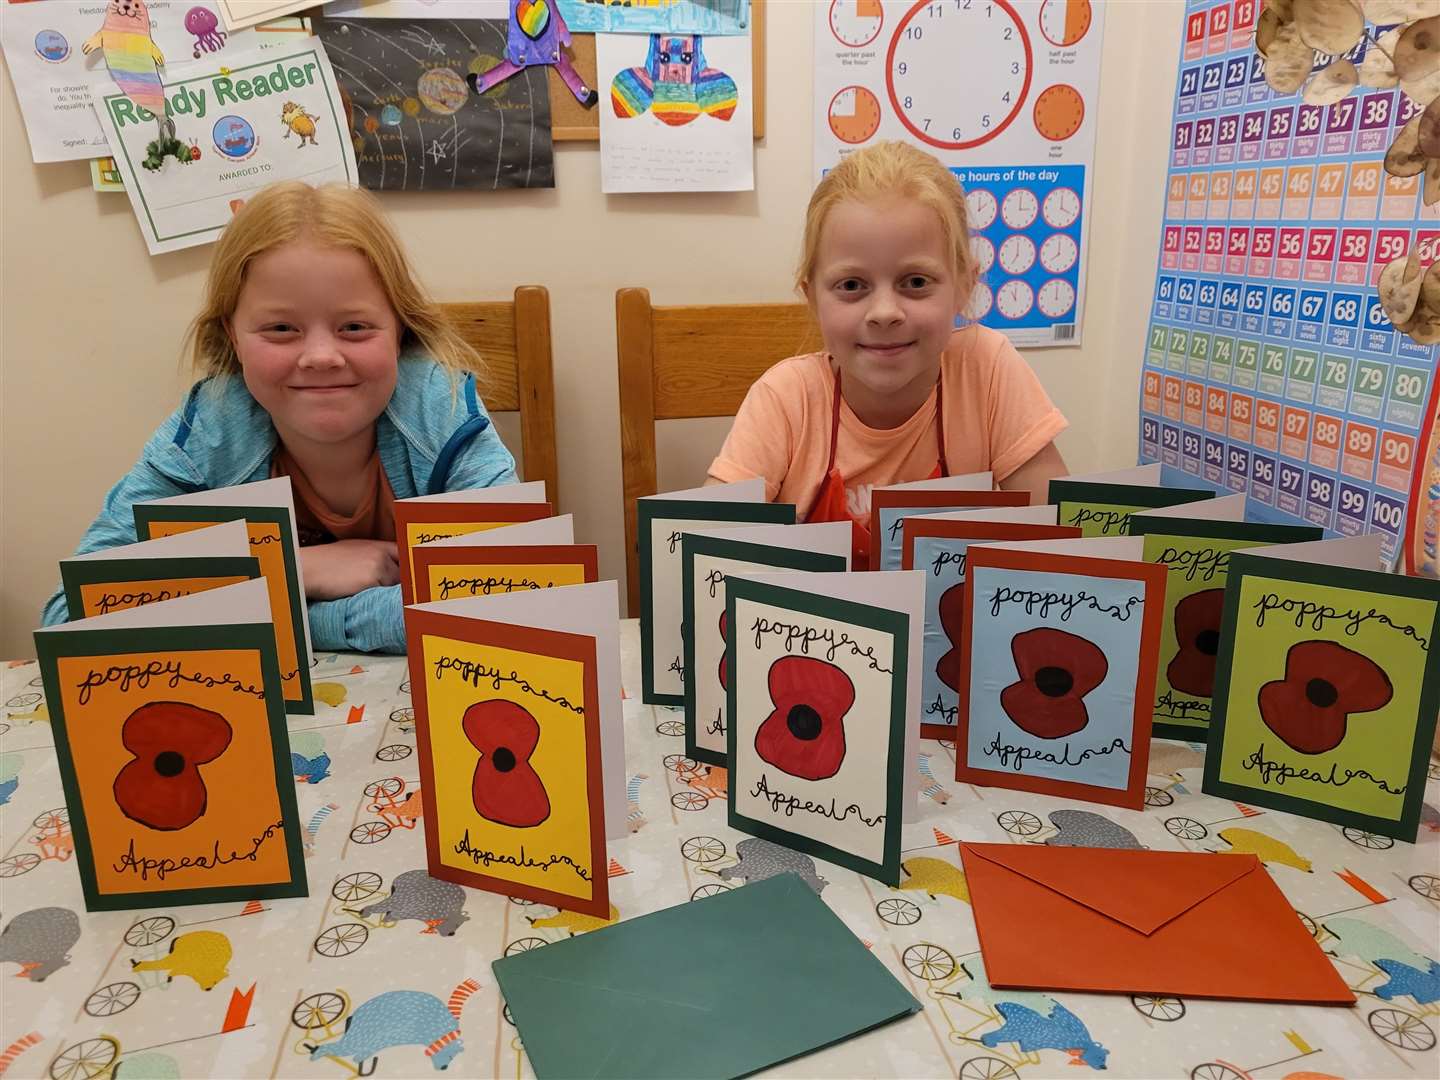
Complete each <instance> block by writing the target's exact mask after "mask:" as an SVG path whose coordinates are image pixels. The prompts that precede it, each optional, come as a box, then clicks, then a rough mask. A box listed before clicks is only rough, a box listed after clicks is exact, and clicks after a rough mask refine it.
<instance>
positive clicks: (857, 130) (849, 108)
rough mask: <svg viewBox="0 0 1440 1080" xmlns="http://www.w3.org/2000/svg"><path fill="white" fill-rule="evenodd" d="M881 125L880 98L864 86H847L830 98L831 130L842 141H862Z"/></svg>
mask: <svg viewBox="0 0 1440 1080" xmlns="http://www.w3.org/2000/svg"><path fill="white" fill-rule="evenodd" d="M879 127H880V100H879V98H877V97H876V96H875V95H874V94H873V93H871V92H870V91H869V90H867V89H865V87H863V86H847V87H845V88H844V89H842V90H840V91H839V92H838V93H837V94H836V95H835V96H834V97H833V98H831V99H830V130H831V131H833V132H834V133H835V137H836V138H837V139H839V140H840V141H841V142H847V143H852V144H853V143H862V142H864V141H865V140H866V139H868V138H870V136H871V135H874V134H875V132H876V130H877V129H878V128H879Z"/></svg>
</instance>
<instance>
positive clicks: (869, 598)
mask: <svg viewBox="0 0 1440 1080" xmlns="http://www.w3.org/2000/svg"><path fill="white" fill-rule="evenodd" d="M841 524H846V523H844V522H842V523H841ZM731 576H732V578H737V577H738V578H743V579H745V580H746V581H759V582H763V583H764V584H766V585H776V586H779V587H780V588H784V589H794V590H796V591H797V592H807V593H812V594H814V595H816V596H833V597H835V598H836V599H838V600H850V601H853V602H854V603H857V604H866V605H868V606H870V607H877V608H884V609H885V610H887V611H899V612H901V613H903V614H905V615H908V616H909V617H910V640H909V642H908V643H907V648H906V660H905V671H906V679H905V716H906V723H905V767H904V774H905V788H904V794H903V795H902V796H901V806H902V807H903V809H904V813H903V814H902V815H901V820H902V821H906V822H913V821H917V820H919V816H920V804H919V801H918V800H919V794H920V767H919V761H920V663H921V660H922V658H923V656H922V654H923V647H924V642H925V625H924V624H925V572H924V571H923V570H871V571H868V572H867V573H863V574H848V573H831V572H825V573H817V574H812V573H795V572H791V573H788V574H787V573H775V574H768V573H767V574H734V575H731ZM912 719H913V722H912Z"/></svg>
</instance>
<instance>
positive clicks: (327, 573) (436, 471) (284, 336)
mask: <svg viewBox="0 0 1440 1080" xmlns="http://www.w3.org/2000/svg"><path fill="white" fill-rule="evenodd" d="M188 343H189V348H190V352H191V357H192V362H193V365H194V368H195V370H196V372H197V373H198V374H200V375H201V376H202V378H201V379H200V381H199V382H197V383H196V384H195V386H194V387H192V388H191V390H190V393H189V395H188V396H187V398H186V400H185V402H184V404H183V405H182V406H181V407H180V408H179V409H177V410H176V411H175V412H174V413H173V414H171V416H170V417H169V419H167V420H166V421H165V422H164V423H163V424H161V425H160V429H159V430H158V431H157V432H156V433H155V434H154V435H153V436H151V438H150V441H149V442H148V443H146V444H145V449H144V451H143V452H142V454H141V456H140V461H139V462H138V463H137V464H136V465H135V467H134V468H132V469H131V470H130V471H129V472H128V473H127V474H126V475H125V476H124V477H122V478H121V480H120V482H119V483H118V484H116V485H115V487H114V488H112V489H111V491H110V493H109V495H107V496H106V497H105V505H104V507H103V508H102V510H101V512H100V516H99V517H98V518H96V519H95V522H94V523H93V524H92V525H91V526H90V528H89V529H88V530H87V531H86V533H85V536H84V537H83V538H82V539H81V541H80V546H79V548H78V549H77V551H76V554H83V553H85V552H88V551H96V550H98V549H101V548H108V547H115V546H117V545H120V544H131V543H134V542H135V540H136V535H135V521H134V517H133V516H132V513H131V507H132V506H133V505H134V504H135V503H137V502H144V501H147V500H150V499H160V498H165V497H166V496H170V495H180V494H184V493H188V492H194V491H202V490H207V489H210V488H219V487H228V486H230V485H232V484H243V483H246V482H248V481H252V480H263V479H266V478H267V477H272V476H288V477H289V478H290V482H291V486H292V487H293V488H294V492H295V508H296V519H297V528H298V533H299V537H300V542H301V545H302V547H301V552H300V563H301V570H302V575H303V577H304V579H305V593H306V596H307V599H308V600H309V609H310V636H311V639H312V641H313V643H314V646H315V648H316V649H317V650H332V651H333V650H344V649H349V650H361V651H366V652H373V651H384V652H397V653H402V652H404V651H405V626H404V621H403V619H402V616H401V603H400V586H399V584H398V582H399V566H398V562H397V554H396V545H395V524H394V515H393V511H392V504H393V503H394V500H396V499H405V498H410V497H412V496H415V495H427V494H437V493H439V492H443V491H457V490H463V489H467V488H477V487H487V486H490V485H493V484H507V483H513V482H514V481H515V461H514V459H513V458H512V457H511V456H510V453H509V451H507V450H506V449H505V447H504V445H503V444H502V443H501V441H500V438H499V436H498V435H497V434H496V433H495V429H494V428H493V427H492V426H491V423H490V417H489V416H488V415H487V414H486V412H485V407H484V405H483V404H482V403H481V401H480V399H479V396H478V394H477V393H476V390H475V376H474V375H473V374H472V373H469V372H467V371H466V370H465V369H467V368H468V369H474V368H475V367H476V366H477V365H478V363H479V357H477V356H476V355H475V353H474V350H472V349H471V348H470V347H469V346H468V345H466V344H465V342H464V341H463V340H462V339H461V338H460V337H459V335H458V334H457V333H456V332H455V330H454V329H453V328H452V326H451V325H450V323H449V322H448V321H447V320H446V318H445V316H444V315H443V314H442V313H441V311H440V309H439V308H438V306H437V305H436V304H434V303H433V302H432V301H431V300H430V299H429V298H428V297H427V296H426V295H425V293H424V292H423V291H422V290H421V288H420V286H419V285H418V284H417V282H416V281H415V278H414V275H413V274H412V272H411V269H410V265H409V262H408V260H407V259H406V257H405V253H404V251H403V250H402V248H401V246H400V243H399V240H398V239H397V238H396V236H395V233H394V231H393V230H392V229H391V227H390V224H389V222H387V221H386V220H385V218H384V216H383V214H382V213H381V211H380V207H379V204H378V203H377V202H376V200H375V199H374V198H373V197H372V196H371V195H369V194H368V193H366V192H363V191H359V190H356V189H353V188H346V187H343V186H338V185H327V186H323V187H310V186H309V185H308V184H304V183H301V182H299V181H290V182H286V183H280V184H274V185H272V186H270V187H268V188H266V189H264V190H263V191H261V192H260V193H259V194H258V195H256V196H255V197H254V198H252V199H250V200H249V201H248V202H247V203H246V204H245V205H244V206H243V207H241V209H240V210H239V212H237V213H236V215H235V217H234V219H233V220H232V221H231V223H230V225H229V226H228V227H227V228H226V230H225V232H224V233H223V234H222V235H221V237H220V241H219V243H218V244H217V245H216V247H215V254H214V258H213V260H212V261H211V264H210V273H209V277H208V280H207V282H206V291H205V303H204V306H203V308H202V309H201V312H200V314H199V315H198V316H197V317H196V319H195V321H194V322H193V323H192V324H191V327H190V333H189V342H188ZM66 615H67V609H66V605H65V597H64V595H63V594H62V593H60V592H57V593H56V594H55V595H54V596H52V597H51V598H50V601H49V603H48V604H46V605H45V611H44V621H45V623H46V624H50V623H55V622H60V621H62V620H64V619H65V617H66Z"/></svg>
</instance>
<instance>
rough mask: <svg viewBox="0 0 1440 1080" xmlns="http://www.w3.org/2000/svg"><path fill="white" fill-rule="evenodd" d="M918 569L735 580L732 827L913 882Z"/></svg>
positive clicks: (729, 590)
mask: <svg viewBox="0 0 1440 1080" xmlns="http://www.w3.org/2000/svg"><path fill="white" fill-rule="evenodd" d="M921 577H922V575H921V574H920V573H919V572H917V571H910V570H894V571H885V572H878V573H871V574H793V573H792V574H773V573H766V574H747V575H745V576H743V577H741V576H732V577H730V578H729V579H728V580H727V582H726V597H725V617H726V645H727V647H728V649H729V654H730V668H729V676H728V686H727V693H728V701H727V711H726V719H727V726H728V728H729V731H728V732H727V734H728V737H729V742H730V746H729V766H730V777H729V780H730V783H729V806H730V814H729V824H730V827H731V828H732V829H739V830H740V831H741V832H747V833H753V834H754V835H756V836H760V837H764V838H765V839H767V840H771V841H773V842H775V843H778V844H783V845H784V846H786V847H790V848H794V849H796V850H798V851H803V852H805V853H806V854H809V855H814V856H816V857H818V858H821V859H827V860H829V861H830V862H833V863H836V864H838V865H840V866H844V867H846V868H848V869H851V870H854V871H856V872H857V873H861V874H865V875H867V876H869V877H873V878H876V879H878V880H880V881H883V882H884V883H885V884H887V885H890V886H896V885H899V884H900V825H901V821H902V819H909V820H913V818H914V815H915V813H916V809H915V794H916V788H917V783H916V778H917V749H918V746H919V735H920V725H919V724H918V723H916V722H915V720H914V717H915V716H916V711H917V706H918V696H917V695H918V693H919V681H920V680H919V678H918V677H917V676H918V663H919V659H920V608H921V605H922V604H923V603H924V599H925V585H924V582H923V581H922V580H921Z"/></svg>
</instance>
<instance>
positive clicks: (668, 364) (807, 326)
mask: <svg viewBox="0 0 1440 1080" xmlns="http://www.w3.org/2000/svg"><path fill="white" fill-rule="evenodd" d="M615 331H616V346H617V351H618V353H619V357H620V365H619V366H620V465H621V472H622V474H623V478H624V485H625V566H626V569H627V577H626V587H627V593H628V596H629V605H630V607H629V610H630V616H631V618H635V617H638V616H639V614H640V570H639V548H638V543H637V541H638V536H637V529H636V513H635V500H636V499H638V498H640V497H641V496H642V495H654V494H656V484H657V481H656V474H655V421H657V420H686V419H692V418H695V417H701V416H734V415H735V413H736V412H737V411H738V410H739V408H740V403H741V402H742V401H744V400H745V394H746V392H747V391H748V390H749V389H750V384H751V383H753V382H754V381H755V380H756V379H757V378H759V377H760V375H762V374H763V373H764V372H765V371H766V369H768V368H769V367H771V366H772V365H773V364H775V363H776V362H778V361H780V360H783V359H785V357H787V356H795V355H797V354H799V353H805V352H813V351H815V350H816V349H818V348H820V347H821V346H820V334H819V330H818V328H817V327H816V326H815V324H814V320H813V319H812V317H811V315H810V311H809V309H808V308H807V307H806V306H805V305H804V304H695V305H685V306H680V307H653V306H652V305H651V303H650V293H649V291H648V290H646V289H621V290H620V291H619V292H617V293H616V294H615Z"/></svg>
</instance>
